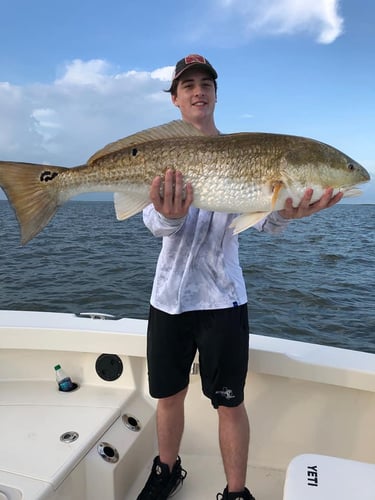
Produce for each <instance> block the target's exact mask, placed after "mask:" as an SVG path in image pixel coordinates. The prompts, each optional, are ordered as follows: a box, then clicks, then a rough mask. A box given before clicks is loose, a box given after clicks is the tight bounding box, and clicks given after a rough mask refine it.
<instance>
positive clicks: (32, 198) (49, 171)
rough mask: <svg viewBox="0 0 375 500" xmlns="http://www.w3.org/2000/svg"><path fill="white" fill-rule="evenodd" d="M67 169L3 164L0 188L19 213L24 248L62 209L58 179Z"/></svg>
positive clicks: (0, 163)
mask: <svg viewBox="0 0 375 500" xmlns="http://www.w3.org/2000/svg"><path fill="white" fill-rule="evenodd" d="M66 170H67V168H65V167H52V166H48V165H38V164H34V163H16V162H5V161H0V187H1V188H3V190H4V191H5V193H6V195H7V197H8V200H9V202H10V204H11V206H12V208H13V209H14V211H15V213H16V217H17V220H18V223H19V226H20V231H21V244H22V245H26V243H27V242H28V241H30V240H31V239H32V238H34V236H36V235H37V234H38V233H39V232H40V231H42V229H43V228H44V227H45V226H46V225H47V224H48V222H49V221H50V220H51V219H52V217H53V216H54V214H55V212H56V210H57V208H58V206H59V204H60V203H59V189H58V186H57V179H58V176H59V174H61V173H62V172H64V171H66Z"/></svg>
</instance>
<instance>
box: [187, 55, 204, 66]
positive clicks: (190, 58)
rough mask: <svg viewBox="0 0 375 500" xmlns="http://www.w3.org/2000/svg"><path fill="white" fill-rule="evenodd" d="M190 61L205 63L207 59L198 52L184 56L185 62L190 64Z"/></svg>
mask: <svg viewBox="0 0 375 500" xmlns="http://www.w3.org/2000/svg"><path fill="white" fill-rule="evenodd" d="M192 63H201V64H207V61H206V59H205V58H204V57H203V56H200V55H198V54H191V55H190V56H186V57H185V64H192Z"/></svg>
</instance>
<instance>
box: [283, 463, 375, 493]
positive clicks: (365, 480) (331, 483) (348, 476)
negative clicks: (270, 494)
mask: <svg viewBox="0 0 375 500" xmlns="http://www.w3.org/2000/svg"><path fill="white" fill-rule="evenodd" d="M283 499H284V500H356V499H360V500H375V464H369V463H364V462H356V461H354V460H346V459H343V458H336V457H329V456H326V455H313V454H305V455H298V456H296V457H295V458H293V460H292V461H291V462H290V464H289V466H288V468H287V471H286V477H285V484H284V497H283Z"/></svg>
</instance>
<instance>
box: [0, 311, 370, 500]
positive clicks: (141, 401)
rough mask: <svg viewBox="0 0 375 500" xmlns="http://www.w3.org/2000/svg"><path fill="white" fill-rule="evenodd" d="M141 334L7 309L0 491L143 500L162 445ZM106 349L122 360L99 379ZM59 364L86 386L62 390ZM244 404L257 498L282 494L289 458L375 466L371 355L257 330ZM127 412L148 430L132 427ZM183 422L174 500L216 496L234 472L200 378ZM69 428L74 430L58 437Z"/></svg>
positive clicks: (113, 324)
mask: <svg viewBox="0 0 375 500" xmlns="http://www.w3.org/2000/svg"><path fill="white" fill-rule="evenodd" d="M145 331H146V322H145V321H140V320H131V319H122V320H118V321H101V320H92V319H82V318H77V317H75V316H74V315H66V314H54V313H27V312H9V311H0V422H1V425H0V443H1V454H0V499H1V500H3V499H4V500H5V499H6V500H23V499H25V500H66V499H69V500H103V498H105V499H106V500H135V498H137V495H138V493H139V491H140V490H141V489H142V488H143V485H144V483H145V481H146V479H147V477H148V474H149V471H150V467H151V464H152V459H153V457H154V455H155V453H156V449H157V447H156V436H155V401H154V400H152V399H151V398H150V397H149V396H148V384H147V366H146V359H145V352H146V342H145ZM102 353H111V354H115V355H116V356H117V357H118V358H119V359H120V360H121V362H122V364H123V373H122V374H121V376H120V377H119V378H118V379H116V380H114V381H111V382H109V381H106V380H103V379H101V378H100V377H99V376H98V374H97V372H96V369H95V366H96V361H97V359H98V357H99V356H100V355H101V354H102ZM57 363H60V364H61V365H62V366H63V368H64V369H65V370H66V372H67V373H69V374H70V375H71V377H72V379H73V381H75V382H77V383H78V384H79V389H77V390H76V391H74V392H71V393H61V392H59V391H58V389H57V385H56V382H55V380H54V370H53V367H54V365H56V364H57ZM245 402H246V406H247V409H248V413H249V416H250V422H251V428H252V439H251V447H250V456H249V468H248V483H247V484H248V487H249V488H250V489H251V491H252V493H253V494H254V496H255V497H256V498H257V500H283V488H284V480H285V473H286V469H287V466H288V464H289V463H290V461H291V460H292V459H293V457H295V456H297V455H299V454H304V453H315V454H323V455H331V456H337V457H341V458H346V459H351V460H356V461H363V462H368V463H375V448H374V446H373V443H374V442H375V427H374V421H375V355H373V354H366V353H360V352H354V351H346V350H343V349H335V348H331V347H324V346H317V345H312V344H305V343H301V342H292V341H287V340H281V339H273V338H268V337H259V336H254V337H251V349H250V370H249V374H248V380H247V384H246V393H245ZM124 415H130V416H132V417H134V418H136V419H137V420H138V421H139V424H140V430H134V429H129V428H128V427H126V426H125V425H124V421H123V417H124ZM185 421H186V428H185V433H184V438H183V441H182V446H181V458H182V465H183V467H184V468H185V469H186V470H187V478H186V480H185V482H184V485H183V488H182V489H181V490H180V491H179V492H178V493H177V494H176V495H175V496H174V498H176V500H177V499H178V500H192V499H194V500H200V499H201V500H210V499H212V500H215V499H216V494H217V493H218V492H222V491H223V489H224V487H225V484H226V481H225V478H224V472H223V468H222V464H221V458H220V453H219V448H218V442H217V415H216V411H215V410H214V409H213V408H212V407H211V404H210V402H209V401H208V400H207V398H205V397H204V396H203V395H202V393H201V387H200V377H199V375H192V376H191V383H190V388H189V393H188V396H187V400H186V419H185ZM67 432H68V433H69V432H77V433H78V436H79V437H78V439H77V440H76V441H74V442H71V443H66V442H62V441H61V440H60V436H61V435H62V434H64V433H67ZM100 443H107V444H109V445H110V446H111V447H113V449H116V451H117V452H118V455H119V460H118V461H117V462H116V463H109V462H108V461H105V460H103V458H102V457H101V456H100V455H99V453H98V445H99V444H100ZM1 495H3V496H1ZM332 498H334V497H332ZM340 498H341V497H340ZM298 500H303V499H298ZM319 500H320V499H319ZM324 500H326V499H324ZM329 500H332V499H331V498H330V499H329ZM350 500H352V499H350ZM371 500H373V499H372V498H371ZM374 500H375V497H374Z"/></svg>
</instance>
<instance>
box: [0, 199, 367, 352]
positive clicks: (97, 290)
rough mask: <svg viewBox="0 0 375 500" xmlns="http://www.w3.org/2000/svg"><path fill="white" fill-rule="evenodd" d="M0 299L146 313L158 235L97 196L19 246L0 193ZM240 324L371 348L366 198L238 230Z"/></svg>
mask: <svg viewBox="0 0 375 500" xmlns="http://www.w3.org/2000/svg"><path fill="white" fill-rule="evenodd" d="M0 234H1V261H0V279H1V288H0V309H15V310H33V311H56V312H72V313H78V312H87V311H91V312H102V313H108V314H114V315H116V316H117V315H118V316H127V317H133V318H147V314H148V305H149V297H150V293H151V286H152V280H153V274H154V269H155V264H156V260H157V256H158V253H159V249H160V241H159V240H158V239H156V238H154V237H153V236H152V235H151V234H150V233H149V232H148V230H147V229H146V228H145V227H144V226H143V223H142V218H141V216H140V215H137V216H135V217H133V218H131V219H130V220H127V221H123V222H119V221H117V220H116V217H115V214H114V208H113V205H112V203H111V202H107V201H71V202H69V203H67V204H66V205H65V206H63V207H62V208H61V209H60V211H59V212H58V214H57V215H56V216H55V218H54V219H53V220H52V221H51V222H50V224H49V225H48V226H47V228H46V229H45V230H44V231H43V232H42V233H41V234H39V235H38V236H37V237H36V238H35V239H33V240H32V241H31V242H30V243H28V244H27V245H26V246H25V247H21V246H20V243H19V229H18V224H17V222H16V219H15V216H14V214H13V211H12V210H11V208H10V207H9V205H8V202H7V201H0ZM240 249H241V250H240V258H241V263H242V266H243V271H244V276H245V280H246V284H247V290H248V296H249V313H250V330H251V332H252V333H255V334H259V335H269V336H276V337H282V338H289V339H294V340H302V341H309V342H314V343H318V344H325V345H334V346H339V347H343V348H347V349H355V350H362V351H367V352H373V353H375V299H374V294H375V205H345V204H340V205H338V206H335V207H333V208H331V209H329V210H326V211H323V212H320V213H318V214H316V215H314V216H312V217H310V218H306V219H302V220H298V221H293V222H292V223H291V224H290V225H289V227H288V229H287V230H286V231H285V232H284V233H283V234H281V235H278V236H271V235H267V234H265V233H258V232H257V231H255V230H252V229H249V230H247V231H245V232H244V233H242V234H241V235H240Z"/></svg>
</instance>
